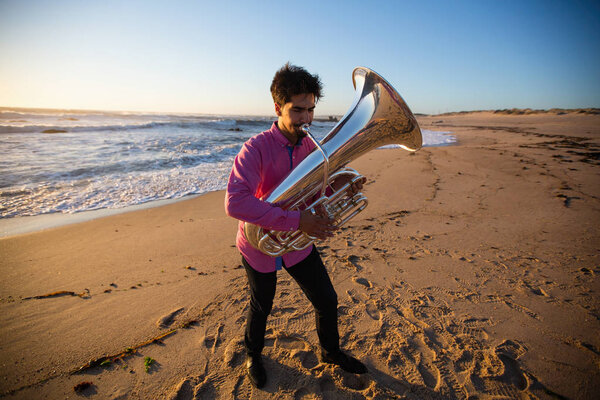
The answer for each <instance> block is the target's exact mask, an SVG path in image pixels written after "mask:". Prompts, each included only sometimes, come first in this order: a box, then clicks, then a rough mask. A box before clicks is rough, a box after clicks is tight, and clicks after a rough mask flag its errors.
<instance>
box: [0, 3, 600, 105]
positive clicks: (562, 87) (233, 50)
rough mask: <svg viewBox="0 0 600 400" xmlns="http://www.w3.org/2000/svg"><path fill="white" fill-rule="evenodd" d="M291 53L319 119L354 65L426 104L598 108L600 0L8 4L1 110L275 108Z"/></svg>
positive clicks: (344, 88) (1, 20) (0, 42)
mask: <svg viewBox="0 0 600 400" xmlns="http://www.w3.org/2000/svg"><path fill="white" fill-rule="evenodd" d="M287 61H290V62H292V63H294V64H298V65H302V66H304V67H306V68H307V69H308V70H309V71H310V72H314V73H318V74H319V75H320V76H321V79H322V81H323V83H324V85H325V97H324V98H323V100H322V101H321V102H320V103H319V104H318V106H317V115H327V114H343V113H345V112H346V111H347V109H348V107H349V105H350V104H351V102H352V98H353V94H354V90H353V87H352V80H351V73H352V70H353V68H354V67H356V66H366V67H369V68H371V69H374V70H375V71H377V72H379V73H380V74H381V75H382V76H383V77H385V78H386V80H388V81H389V82H390V83H391V84H392V85H393V86H394V87H395V88H396V89H397V90H398V92H399V93H400V94H401V95H402V96H403V97H404V99H405V100H406V101H407V103H408V104H409V106H410V107H411V109H412V110H413V111H414V112H422V113H439V112H446V111H461V110H477V109H499V108H513V107H520V108H526V107H530V108H552V107H562V108H579V107H600V2H598V1H582V0H571V1H554V0H543V1H528V0H521V1H512V0H503V1H501V0H497V1H488V0H478V1H450V0H448V1H425V0H423V1H399V0H388V1H351V0H344V1H327V0H317V1H312V0H303V1H293V2H288V1H284V0H278V1H260V0H255V1H247V0H236V1H228V0H218V1H215V0H212V1H201V0H196V1H183V0H174V1H167V0H163V1H151V0H143V1H127V0H97V1H95V0H72V1H70V0H0V106H11V107H47V108H75V109H104V110H131V111H164V112H192V113H213V114H248V115H271V114H272V113H273V106H272V100H271V97H270V93H269V85H270V83H271V79H272V77H273V74H274V72H275V71H276V70H277V69H278V68H279V67H280V66H281V65H283V64H284V63H285V62H287Z"/></svg>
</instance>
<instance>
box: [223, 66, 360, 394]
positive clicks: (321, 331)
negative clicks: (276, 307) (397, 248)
mask: <svg viewBox="0 0 600 400" xmlns="http://www.w3.org/2000/svg"><path fill="white" fill-rule="evenodd" d="M321 91H322V84H321V81H320V79H319V77H318V75H312V74H310V73H309V72H307V71H306V70H305V69H304V68H301V67H297V66H294V65H290V64H289V63H287V64H285V65H284V66H283V67H282V68H281V69H280V70H278V71H277V72H276V74H275V76H274V78H273V82H272V84H271V95H272V97H273V101H274V104H275V113H276V115H277V117H278V118H277V121H276V122H274V123H273V125H272V126H271V128H270V129H269V130H267V131H264V132H262V133H260V134H258V135H256V136H254V137H252V138H251V139H249V140H248V141H247V142H246V143H245V144H244V145H243V147H242V149H241V150H240V152H239V154H238V155H237V156H236V158H235V161H234V163H233V168H232V170H231V174H230V176H229V182H228V184H227V193H226V196H225V210H226V212H227V214H228V215H229V216H231V217H233V218H236V219H238V220H240V223H239V228H238V232H237V238H236V245H237V248H238V250H239V251H240V253H241V255H242V264H243V265H244V267H245V270H246V275H247V277H248V284H249V288H250V307H249V311H248V316H247V321H246V330H245V334H244V344H245V347H246V352H247V361H246V368H247V373H248V376H249V377H250V380H251V381H252V383H253V384H254V385H255V386H256V387H258V388H260V387H263V386H264V385H265V383H266V379H267V377H266V371H265V368H264V366H263V363H262V356H261V353H262V350H263V347H264V335H265V329H266V323H267V317H268V315H269V313H270V312H271V308H272V305H273V298H274V296H275V288H276V284H277V271H278V270H280V269H285V270H286V271H287V273H289V274H290V275H291V276H292V278H294V280H295V281H296V282H297V283H298V285H299V286H300V288H301V289H302V291H303V292H304V293H305V295H306V297H307V298H308V299H309V301H310V302H311V303H312V305H313V307H314V309H315V316H316V327H317V334H318V337H319V342H320V346H321V361H322V362H324V363H331V364H336V365H339V366H340V367H341V368H342V369H344V370H345V371H348V372H351V373H356V374H362V373H365V372H367V368H366V367H365V366H364V364H362V363H361V362H360V361H358V360H357V359H355V358H353V357H351V356H349V355H347V354H346V353H344V352H342V350H341V349H340V347H339V333H338V319H337V294H336V292H335V289H334V288H333V285H332V284H331V280H330V279H329V276H328V274H327V270H326V269H325V266H324V265H323V262H322V260H321V257H320V255H319V253H318V251H317V249H316V248H315V247H314V246H313V245H311V246H309V247H308V248H306V249H304V250H299V251H294V252H289V253H286V254H284V255H283V256H280V257H270V256H267V255H265V254H263V253H262V252H260V251H259V250H257V249H255V248H254V247H253V246H252V245H251V244H250V243H249V242H248V241H247V240H246V238H245V236H244V230H243V225H244V221H245V222H249V223H251V224H255V225H258V226H261V227H263V228H266V229H269V230H277V231H296V230H301V231H303V232H305V233H307V234H309V235H311V236H315V237H317V238H319V239H326V238H328V237H331V236H332V235H333V232H334V230H335V227H334V225H333V221H332V220H331V219H330V218H329V217H328V216H327V215H326V214H325V213H323V212H321V213H317V214H316V215H315V214H312V213H311V212H309V211H288V210H283V209H282V208H279V207H277V206H276V205H273V204H270V203H267V202H264V201H261V200H260V198H261V197H262V196H263V195H264V194H266V193H268V192H269V191H270V190H271V189H272V188H273V187H274V186H275V185H277V184H278V183H279V182H280V181H281V180H282V179H283V178H284V177H285V176H286V175H287V174H288V173H289V171H290V170H292V169H293V168H295V167H296V166H297V165H298V164H299V163H300V162H301V161H302V160H303V159H304V158H305V157H306V156H307V155H308V154H309V153H310V152H311V151H312V150H313V149H314V147H315V145H314V143H313V142H312V141H311V140H310V139H309V138H305V133H304V132H303V131H302V130H301V126H302V125H303V124H310V123H311V122H312V120H313V114H314V109H315V105H316V103H317V101H318V100H319V99H320V98H321ZM344 183H345V182H339V183H338V182H335V185H336V186H338V187H341V186H340V185H342V184H344ZM361 188H362V182H357V183H356V184H354V185H353V186H352V187H351V188H350V190H351V191H353V192H357V191H359V190H360V189H361Z"/></svg>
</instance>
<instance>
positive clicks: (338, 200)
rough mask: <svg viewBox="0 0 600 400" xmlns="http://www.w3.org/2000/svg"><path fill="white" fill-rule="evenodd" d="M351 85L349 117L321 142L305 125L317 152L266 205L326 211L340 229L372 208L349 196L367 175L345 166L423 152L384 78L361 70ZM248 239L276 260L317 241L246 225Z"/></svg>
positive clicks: (397, 97) (409, 119)
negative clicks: (379, 154) (376, 155)
mask: <svg viewBox="0 0 600 400" xmlns="http://www.w3.org/2000/svg"><path fill="white" fill-rule="evenodd" d="M352 83H353V84H354V89H355V91H356V92H355V97H354V101H353V103H352V105H351V107H350V109H349V111H348V112H347V113H346V115H344V116H343V117H342V119H341V120H340V121H339V122H338V123H337V124H336V126H335V127H334V128H333V129H332V130H331V132H329V133H328V134H327V136H326V137H325V138H324V139H323V140H322V141H321V142H318V141H317V140H316V139H315V138H314V137H313V135H312V134H311V133H310V129H309V126H308V125H304V126H303V127H302V130H303V131H304V132H305V133H306V134H307V136H308V137H309V138H310V139H311V140H312V141H313V142H314V143H315V145H316V151H313V152H311V153H310V154H309V155H308V156H307V157H306V158H305V159H304V160H303V161H302V162H301V163H300V164H299V165H298V166H297V167H296V168H294V169H293V170H292V171H291V172H290V173H289V174H288V175H287V177H286V178H284V179H283V181H281V183H279V184H278V185H277V186H275V188H274V189H273V190H271V191H270V192H269V193H268V194H266V195H265V196H263V198H262V199H261V200H263V201H266V202H269V203H271V204H273V205H276V206H278V207H281V208H283V209H284V210H310V211H311V212H312V213H315V209H317V208H318V207H320V208H321V209H323V208H324V209H325V211H326V212H327V214H328V215H329V217H330V218H332V219H333V220H334V225H335V226H336V227H340V226H342V225H343V224H344V223H346V222H347V221H348V220H349V219H351V218H353V217H354V216H355V215H356V214H358V213H359V212H361V211H362V210H363V209H364V208H365V207H366V206H367V204H368V200H367V198H366V197H365V196H364V195H363V194H362V193H355V194H351V193H349V190H348V189H349V186H350V185H351V184H353V183H354V182H357V181H359V180H361V179H362V178H363V176H362V175H360V174H359V173H358V172H356V171H355V170H353V169H351V168H347V167H346V164H348V163H349V162H350V161H352V160H354V159H356V158H358V157H360V156H361V155H363V154H365V153H367V152H369V151H371V150H373V149H376V148H378V147H381V146H384V145H388V144H397V145H399V146H400V147H401V148H403V149H405V150H408V151H417V150H418V149H420V148H421V146H422V138H421V130H420V129H419V125H418V123H417V120H416V118H415V116H414V115H413V113H412V112H411V111H410V109H409V108H408V106H407V105H406V103H405V102H404V100H403V99H402V97H400V95H399V94H398V93H397V92H396V91H395V90H394V88H393V87H392V86H391V85H390V84H389V83H388V82H386V80H385V79H383V78H382V77H381V76H379V75H378V74H377V73H376V72H374V71H372V70H370V69H368V68H363V67H358V68H355V69H354V71H353V72H352ZM342 176H345V177H346V179H347V182H348V183H346V184H345V185H344V186H343V187H341V188H339V189H337V190H335V189H334V188H333V187H332V183H333V182H334V181H335V180H336V179H338V178H340V177H342ZM244 234H245V236H246V239H247V240H248V242H250V244H251V245H252V246H254V247H255V248H256V249H258V250H260V251H261V252H263V253H264V254H267V255H269V256H272V257H276V256H280V255H282V254H285V253H288V252H290V251H296V250H302V249H305V248H306V247H308V246H309V245H310V244H312V242H313V241H314V240H316V238H315V237H312V236H310V235H308V234H306V233H304V232H302V231H300V230H297V231H295V232H280V231H272V230H271V231H269V230H266V229H263V228H261V227H259V226H257V225H254V224H250V223H247V222H246V223H245V224H244Z"/></svg>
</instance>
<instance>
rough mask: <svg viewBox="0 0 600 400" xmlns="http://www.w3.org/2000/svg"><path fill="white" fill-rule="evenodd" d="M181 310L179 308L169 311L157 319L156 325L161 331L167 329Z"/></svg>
mask: <svg viewBox="0 0 600 400" xmlns="http://www.w3.org/2000/svg"><path fill="white" fill-rule="evenodd" d="M183 310H184V308H183V307H181V308H178V309H176V310H173V311H171V312H170V313H168V314H167V315H164V316H162V317H160V318H159V319H158V321H156V324H157V325H158V327H159V328H163V329H164V328H168V327H169V326H171V325H172V324H173V320H174V319H175V317H176V316H177V314H179V313H180V312H182V311H183Z"/></svg>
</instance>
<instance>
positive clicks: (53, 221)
mask: <svg viewBox="0 0 600 400" xmlns="http://www.w3.org/2000/svg"><path fill="white" fill-rule="evenodd" d="M218 191H219V190H215V191H212V192H206V193H201V194H190V195H187V196H183V197H179V198H176V199H163V200H152V201H148V202H146V203H142V204H136V205H132V206H127V207H122V208H102V209H98V210H88V211H81V212H76V213H72V214H69V213H52V214H41V215H31V216H23V217H13V218H0V239H3V238H10V237H13V236H18V235H24V234H28V233H36V232H43V231H45V230H48V229H53V228H60V227H63V226H68V225H73V224H79V223H83V222H88V221H93V220H96V219H99V218H106V217H111V216H113V215H119V214H126V213H130V212H134V211H139V210H147V209H151V208H156V207H162V206H166V205H169V204H172V203H177V202H180V201H185V200H192V199H194V198H196V197H198V196H203V195H206V194H208V193H214V192H218Z"/></svg>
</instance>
